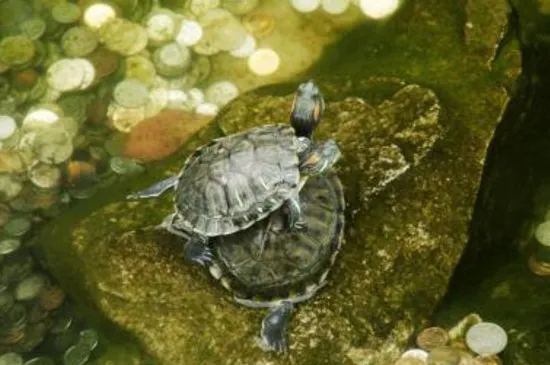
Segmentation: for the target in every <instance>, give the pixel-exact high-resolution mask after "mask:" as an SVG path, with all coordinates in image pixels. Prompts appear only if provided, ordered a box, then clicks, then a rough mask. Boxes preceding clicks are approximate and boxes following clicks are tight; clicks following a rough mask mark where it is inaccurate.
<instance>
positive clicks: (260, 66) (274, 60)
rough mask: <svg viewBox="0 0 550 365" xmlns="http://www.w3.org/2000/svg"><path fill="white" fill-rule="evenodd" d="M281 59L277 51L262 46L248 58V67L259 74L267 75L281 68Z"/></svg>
mask: <svg viewBox="0 0 550 365" xmlns="http://www.w3.org/2000/svg"><path fill="white" fill-rule="evenodd" d="M280 63H281V60H280V58H279V55H278V54H277V52H275V51H274V50H272V49H270V48H260V49H258V50H256V51H255V52H254V53H252V55H250V57H249V58H248V68H249V69H250V70H251V71H252V72H253V73H255V74H256V75H259V76H267V75H270V74H272V73H274V72H275V71H277V69H278V68H279V65H280Z"/></svg>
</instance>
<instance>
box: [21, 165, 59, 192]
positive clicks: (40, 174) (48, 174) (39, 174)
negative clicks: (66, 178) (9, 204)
mask: <svg viewBox="0 0 550 365" xmlns="http://www.w3.org/2000/svg"><path fill="white" fill-rule="evenodd" d="M29 179H30V180H31V182H32V183H33V184H34V185H36V186H38V187H39V188H43V189H51V188H55V187H57V186H59V183H60V181H61V170H60V169H59V168H58V167H57V166H52V165H47V164H37V165H36V166H34V167H33V168H32V169H31V170H30V171H29Z"/></svg>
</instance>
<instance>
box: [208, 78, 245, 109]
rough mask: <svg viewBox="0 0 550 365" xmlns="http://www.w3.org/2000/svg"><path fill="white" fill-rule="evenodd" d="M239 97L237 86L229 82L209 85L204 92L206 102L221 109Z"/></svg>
mask: <svg viewBox="0 0 550 365" xmlns="http://www.w3.org/2000/svg"><path fill="white" fill-rule="evenodd" d="M238 95H239V89H238V88H237V85H235V84H234V83H232V82H230V81H218V82H215V83H213V84H211V85H210V86H209V87H208V88H207V89H206V91H205V92H204V98H205V100H206V101H208V102H210V103H213V104H216V105H217V106H219V107H222V106H224V105H226V104H227V103H229V102H230V101H231V100H233V99H235V98H236V97H237V96H238Z"/></svg>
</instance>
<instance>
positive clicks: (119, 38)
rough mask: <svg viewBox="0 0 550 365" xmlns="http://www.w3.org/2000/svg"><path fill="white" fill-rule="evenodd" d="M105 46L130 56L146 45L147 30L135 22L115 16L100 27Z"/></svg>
mask: <svg viewBox="0 0 550 365" xmlns="http://www.w3.org/2000/svg"><path fill="white" fill-rule="evenodd" d="M100 36H101V39H102V41H103V42H104V43H105V47H107V48H108V49H110V50H111V51H114V52H117V53H119V54H121V55H124V56H131V55H133V54H136V53H138V52H140V51H142V50H144V49H145V47H147V41H148V40H149V38H148V36H147V30H146V29H145V28H144V27H143V26H141V25H139V24H136V23H132V22H131V21H129V20H126V19H122V18H115V19H113V20H112V21H110V22H108V23H107V24H105V25H104V26H103V27H101V29H100Z"/></svg>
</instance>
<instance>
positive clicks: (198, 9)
mask: <svg viewBox="0 0 550 365" xmlns="http://www.w3.org/2000/svg"><path fill="white" fill-rule="evenodd" d="M219 7H220V0H190V1H189V10H191V12H192V13H193V14H195V15H196V16H200V15H202V14H203V13H206V12H207V11H208V10H211V9H216V8H219Z"/></svg>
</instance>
